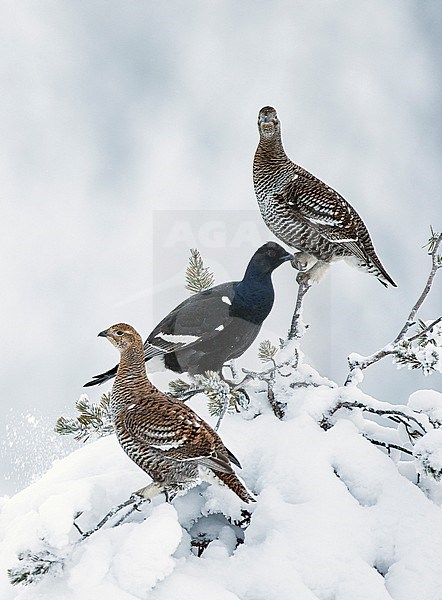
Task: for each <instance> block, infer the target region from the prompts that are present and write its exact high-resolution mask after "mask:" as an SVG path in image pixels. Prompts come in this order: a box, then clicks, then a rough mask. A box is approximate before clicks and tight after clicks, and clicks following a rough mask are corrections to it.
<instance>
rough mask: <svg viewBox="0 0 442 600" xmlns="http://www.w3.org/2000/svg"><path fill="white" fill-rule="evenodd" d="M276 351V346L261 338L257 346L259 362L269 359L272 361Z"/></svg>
mask: <svg viewBox="0 0 442 600" xmlns="http://www.w3.org/2000/svg"><path fill="white" fill-rule="evenodd" d="M277 352H278V348H277V347H276V346H273V344H272V343H271V341H270V340H263V341H262V342H261V343H260V344H259V348H258V358H259V360H260V361H261V362H264V363H266V362H269V361H273V363H274V362H275V361H274V356H275V354H276V353H277Z"/></svg>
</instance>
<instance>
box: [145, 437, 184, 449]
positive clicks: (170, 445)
mask: <svg viewBox="0 0 442 600" xmlns="http://www.w3.org/2000/svg"><path fill="white" fill-rule="evenodd" d="M186 439H187V438H186V437H182V438H181V439H179V440H177V441H176V442H169V443H166V444H149V446H150V447H151V448H156V449H157V450H173V449H174V448H179V447H180V446H182V445H183V444H184V442H185V441H186Z"/></svg>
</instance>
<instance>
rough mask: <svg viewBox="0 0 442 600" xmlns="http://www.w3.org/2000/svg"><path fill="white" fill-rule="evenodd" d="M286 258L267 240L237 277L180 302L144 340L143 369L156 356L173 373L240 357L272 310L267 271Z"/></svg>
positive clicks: (215, 367)
mask: <svg viewBox="0 0 442 600" xmlns="http://www.w3.org/2000/svg"><path fill="white" fill-rule="evenodd" d="M292 258H293V256H292V255H291V254H289V253H288V252H287V251H286V250H284V248H282V247H281V246H280V245H279V244H276V243H275V242H268V243H267V244H264V246H261V248H259V249H258V250H257V251H256V252H255V254H254V255H253V256H252V258H251V260H250V262H249V264H248V266H247V269H246V272H245V274H244V277H243V279H242V280H241V281H231V282H228V283H222V284H220V285H217V286H214V287H213V288H210V289H208V290H205V291H203V292H199V293H198V294H195V295H193V296H190V297H189V298H187V299H186V300H184V302H182V303H181V304H179V305H178V306H177V307H176V308H174V309H173V310H172V311H171V312H170V313H169V314H168V315H167V316H166V317H165V318H164V319H163V320H162V321H161V322H160V323H159V324H158V325H157V326H156V327H155V329H154V330H153V331H152V332H151V334H150V335H149V336H148V338H147V340H146V341H145V342H144V357H145V360H146V362H147V368H148V370H153V369H152V366H153V364H152V363H153V359H154V358H155V357H159V358H160V360H161V363H162V365H161V366H164V367H165V368H166V369H170V370H171V371H175V372H176V373H185V372H186V373H189V374H191V375H195V374H197V373H204V372H205V371H218V372H220V371H221V370H222V367H223V365H224V364H225V363H226V362H227V361H229V360H231V359H234V358H238V357H239V356H241V355H242V354H243V353H244V352H245V351H246V350H247V349H248V348H249V347H250V345H251V344H252V343H253V341H254V340H255V339H256V336H257V335H258V333H259V331H260V329H261V326H262V324H263V322H264V320H265V319H266V318H267V316H268V315H269V313H270V311H271V309H272V306H273V301H274V289H273V284H272V273H273V271H274V270H275V269H276V268H277V267H278V266H279V265H281V264H282V263H283V262H285V261H287V260H290V259H292ZM150 363H151V364H150ZM149 367H150V368H149ZM116 372H117V366H115V367H114V368H112V369H110V370H109V371H107V372H105V373H102V374H100V375H96V376H95V377H94V378H93V379H92V380H91V381H89V382H88V383H86V384H85V387H88V386H92V385H98V384H101V383H104V382H105V381H107V380H108V379H112V377H115V374H116Z"/></svg>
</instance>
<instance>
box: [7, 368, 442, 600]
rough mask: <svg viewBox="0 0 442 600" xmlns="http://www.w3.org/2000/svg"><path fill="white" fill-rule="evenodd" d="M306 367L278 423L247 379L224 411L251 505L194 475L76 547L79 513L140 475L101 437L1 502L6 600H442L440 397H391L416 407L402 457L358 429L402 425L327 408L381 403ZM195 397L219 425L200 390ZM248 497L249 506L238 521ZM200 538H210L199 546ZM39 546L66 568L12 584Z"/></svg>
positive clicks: (84, 523)
mask: <svg viewBox="0 0 442 600" xmlns="http://www.w3.org/2000/svg"><path fill="white" fill-rule="evenodd" d="M301 373H302V377H301V376H300V373H299V372H298V373H297V374H296V376H290V377H288V378H283V377H280V378H279V379H278V382H277V385H276V387H275V393H276V397H277V398H278V399H279V400H282V401H284V402H286V403H287V408H286V416H285V419H284V420H279V419H277V418H276V417H275V416H274V414H273V412H272V410H271V408H270V406H269V404H268V402H267V394H266V386H265V384H264V383H263V382H256V383H253V384H252V393H251V397H252V400H251V404H250V405H249V407H248V409H247V410H245V409H244V410H242V412H241V413H236V414H233V415H230V414H229V415H226V416H225V418H224V420H223V422H222V425H221V429H220V435H221V437H222V438H223V440H224V442H225V443H226V445H227V446H228V447H229V448H230V449H231V450H232V452H234V454H235V455H236V456H238V457H239V459H240V461H241V463H242V466H243V469H242V471H241V472H240V474H241V476H242V478H243V480H244V481H245V483H246V485H247V486H248V488H249V489H250V490H251V491H253V493H254V494H255V495H256V498H257V502H256V504H254V505H253V506H247V507H246V506H245V505H243V504H242V503H241V502H240V500H239V499H238V498H237V497H236V496H235V495H234V494H233V493H232V492H231V491H230V490H229V489H228V488H226V487H221V486H219V485H207V484H204V485H202V486H199V487H197V488H194V489H193V490H191V491H190V492H189V493H188V494H187V495H185V496H183V497H179V498H177V499H175V500H174V502H173V503H172V504H168V503H166V502H165V501H164V499H163V498H162V497H158V498H156V499H155V501H154V502H153V503H152V504H150V505H147V504H145V505H143V506H142V507H141V508H140V512H135V513H133V514H131V515H130V517H128V519H127V521H126V522H124V523H123V524H121V525H119V526H117V527H112V524H113V523H115V521H116V519H117V517H114V518H113V521H109V522H108V524H106V525H105V526H104V527H103V528H102V529H100V530H99V531H97V532H96V533H94V534H93V535H91V537H89V538H88V539H86V540H84V541H82V542H81V543H78V544H76V543H75V542H76V540H78V539H79V537H80V534H79V532H78V530H77V529H76V528H75V527H74V525H73V519H74V517H75V515H76V514H77V513H79V512H81V513H82V514H81V515H80V516H79V517H78V518H77V520H76V523H77V524H78V526H79V527H80V528H81V529H82V530H83V531H85V530H87V529H89V528H91V527H93V526H94V525H95V524H96V523H98V522H99V521H100V519H101V518H102V517H103V516H104V515H105V514H106V513H107V512H108V511H109V510H110V509H111V508H112V507H113V506H115V505H117V504H119V503H120V502H123V501H124V500H126V499H127V498H128V497H129V496H130V493H131V492H132V491H133V490H136V489H138V488H139V487H141V486H142V485H144V484H146V483H147V476H146V475H145V474H144V473H143V472H142V471H141V470H140V469H139V468H138V467H137V466H136V465H135V464H134V463H132V462H131V461H130V459H129V458H127V457H126V455H125V454H124V452H123V451H122V450H121V448H120V447H119V445H118V443H117V441H116V439H115V437H114V436H113V435H111V436H107V437H104V438H101V439H99V440H97V441H94V442H91V443H88V444H86V445H85V446H83V447H81V448H80V449H78V450H76V451H75V452H73V453H72V454H70V455H69V456H67V457H66V458H64V459H62V460H60V461H58V462H56V463H55V464H54V465H53V467H52V468H51V469H50V470H49V471H48V472H47V473H46V474H45V475H44V476H43V477H42V478H41V479H40V480H39V481H37V482H35V483H34V484H32V485H30V486H29V487H28V488H26V489H24V490H23V491H21V492H20V493H18V494H16V495H15V496H13V497H12V498H10V499H6V498H5V499H3V500H2V501H1V508H0V511H1V512H0V539H1V541H2V542H1V553H0V598H2V600H12V599H20V600H29V599H32V600H60V599H63V600H97V599H98V600H99V599H102V598H106V600H135V599H140V600H141V599H146V598H148V599H149V600H183V599H187V598H192V599H193V600H207V599H208V598H210V599H211V600H238V599H241V600H294V599H296V600H314V599H321V600H389V599H394V600H417V599H419V600H441V599H442V578H441V576H440V564H441V556H442V514H441V509H440V506H439V504H440V501H441V500H442V494H441V491H440V489H439V488H440V486H441V485H442V484H441V483H440V482H439V481H438V477H437V475H434V473H436V472H437V465H439V467H440V468H442V456H441V454H442V452H441V448H442V441H441V439H440V437H441V436H440V430H438V429H437V426H438V423H439V420H438V419H439V417H440V415H441V413H442V394H440V393H438V392H436V391H433V390H421V391H418V392H416V393H415V394H413V395H412V397H411V399H410V404H409V406H408V407H407V406H395V407H394V408H395V409H396V410H401V411H403V412H404V414H408V415H411V414H413V415H415V417H416V423H415V428H416V431H419V429H420V428H425V429H426V430H427V431H428V433H427V434H426V435H425V436H423V437H420V439H419V440H418V442H417V443H416V446H415V448H418V451H416V458H413V457H412V456H410V457H409V458H410V460H408V461H406V460H399V459H400V456H402V458H403V457H404V455H403V454H402V455H400V454H399V452H397V453H396V455H393V454H394V452H393V453H392V456H389V455H388V454H387V453H386V451H385V449H382V448H379V447H377V446H375V445H373V444H372V443H371V442H370V441H369V440H368V439H366V438H365V437H364V435H369V436H370V437H375V438H377V439H378V440H382V439H383V440H384V441H387V440H389V441H390V442H391V443H393V442H394V441H397V442H398V444H400V445H402V446H403V447H405V448H411V449H412V445H411V444H410V443H409V438H406V437H404V431H403V429H404V428H403V427H402V426H399V428H398V429H397V430H396V429H395V428H393V429H391V428H387V427H385V426H384V425H381V424H380V423H377V422H376V421H375V420H370V419H369V418H368V416H367V415H366V414H365V413H364V415H363V414H362V412H361V411H360V410H348V409H345V408H341V409H339V410H337V411H336V410H335V409H336V406H337V404H339V403H341V404H342V403H345V402H347V403H349V402H359V403H365V404H366V405H369V406H372V407H374V408H379V406H380V405H382V407H384V408H385V407H387V408H388V405H386V404H385V403H379V402H377V401H376V400H374V399H372V398H369V397H368V396H366V395H365V394H364V393H363V392H362V391H360V390H359V389H358V388H357V387H355V386H347V387H337V386H336V385H335V384H333V383H332V382H329V381H327V380H325V379H323V378H320V377H319V376H318V375H317V374H316V373H315V372H314V371H313V370H312V369H310V368H309V367H307V366H304V367H303V369H301ZM307 384H308V385H307ZM191 405H192V406H193V408H194V409H195V410H197V411H198V412H199V413H200V414H201V415H202V416H203V417H204V418H206V419H207V420H208V421H210V422H211V423H212V424H213V423H214V422H215V419H214V418H213V417H210V416H209V414H208V412H207V406H206V402H205V399H204V397H202V396H197V397H195V398H194V399H193V400H192V401H191ZM412 410H413V411H414V412H413V413H411V411H412ZM401 427H402V431H401ZM363 434H364V435H363ZM394 436H396V437H394ZM407 440H408V441H407ZM425 465H427V466H428V465H430V466H431V468H432V469H433V471H434V473H433V475H434V476H433V477H430V475H429V474H428V472H427V471H426V470H425ZM418 472H419V473H420V483H419V485H420V487H419V486H418V485H416V482H417V473H418ZM439 479H440V477H439ZM244 508H247V509H248V510H249V511H250V512H251V513H252V514H251V518H250V523H249V524H248V526H247V523H245V522H244V513H242V509H244ZM241 521H243V523H242V525H238V523H240V522H241ZM235 522H236V524H235ZM198 540H206V543H207V541H209V542H210V543H209V544H208V546H207V547H206V548H205V550H204V551H203V552H202V554H201V556H198V548H197V544H198ZM210 540H211V541H210ZM43 549H49V550H50V551H51V552H52V553H54V554H55V555H57V556H60V557H62V558H63V567H61V566H57V567H56V568H55V569H54V570H53V571H52V572H51V573H49V574H47V575H45V576H44V577H42V578H41V580H40V581H39V582H37V583H35V584H33V585H29V586H23V585H18V586H12V585H10V583H9V580H8V577H7V569H9V568H11V567H16V566H18V565H19V561H18V560H17V554H18V553H20V552H23V551H26V550H31V551H32V552H34V553H38V552H40V551H42V550H43Z"/></svg>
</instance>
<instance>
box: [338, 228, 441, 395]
mask: <svg viewBox="0 0 442 600" xmlns="http://www.w3.org/2000/svg"><path fill="white" fill-rule="evenodd" d="M441 243H442V234H438V235H437V236H434V239H433V242H432V244H431V271H430V274H429V275H428V278H427V281H426V283H425V286H424V289H423V290H422V293H421V295H420V296H419V298H418V300H417V301H416V303H415V304H414V306H413V308H412V309H411V311H410V314H409V315H408V317H407V320H406V322H405V324H404V326H403V327H402V329H401V330H400V331H399V333H398V334H397V336H396V337H395V339H394V340H393V341H392V342H390V343H389V344H387V345H386V346H384V347H383V348H381V349H380V350H379V351H378V352H375V353H374V354H372V355H371V356H366V357H362V356H361V357H355V356H354V355H350V356H349V359H348V361H349V366H350V372H349V374H348V376H347V380H346V382H345V385H349V384H351V383H353V382H354V381H355V377H356V372H357V371H363V370H364V369H366V368H367V367H369V366H371V365H372V364H374V363H376V362H378V361H379V360H381V359H382V358H385V357H386V356H391V355H396V354H399V350H400V347H399V346H400V344H401V343H411V342H412V341H413V340H415V339H417V338H418V337H419V336H420V335H422V333H425V331H429V330H430V329H431V328H432V327H434V326H435V325H436V324H438V323H440V321H441V320H442V317H439V318H438V319H436V320H435V321H433V323H431V324H430V325H428V326H427V327H426V328H425V329H424V330H422V331H419V332H418V333H417V334H416V335H413V336H411V337H409V338H406V337H405V336H406V334H407V332H408V330H409V329H410V327H412V326H413V325H414V324H415V318H416V315H417V312H418V311H419V309H420V307H421V306H422V304H423V302H424V300H425V299H426V297H427V296H428V294H429V292H430V290H431V286H432V284H433V280H434V277H435V275H436V273H437V271H438V269H440V268H442V261H441V259H440V257H439V256H438V250H439V246H440V245H441Z"/></svg>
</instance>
